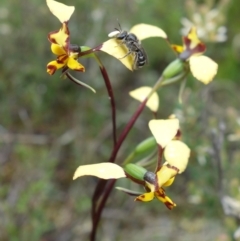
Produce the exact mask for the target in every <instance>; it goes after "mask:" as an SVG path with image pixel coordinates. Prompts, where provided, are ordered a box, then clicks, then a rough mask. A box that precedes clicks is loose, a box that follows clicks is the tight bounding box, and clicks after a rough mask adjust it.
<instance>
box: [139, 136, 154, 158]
mask: <svg viewBox="0 0 240 241" xmlns="http://www.w3.org/2000/svg"><path fill="white" fill-rule="evenodd" d="M156 144H157V142H156V140H155V138H154V136H151V137H149V138H147V139H145V140H144V141H142V142H141V143H139V144H138V145H137V147H136V149H135V154H143V153H145V152H147V151H149V150H150V149H151V148H153V147H155V146H156Z"/></svg>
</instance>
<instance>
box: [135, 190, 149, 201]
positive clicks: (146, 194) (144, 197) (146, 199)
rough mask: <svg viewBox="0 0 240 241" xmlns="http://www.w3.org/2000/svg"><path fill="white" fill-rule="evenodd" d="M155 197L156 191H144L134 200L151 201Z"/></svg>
mask: <svg viewBox="0 0 240 241" xmlns="http://www.w3.org/2000/svg"><path fill="white" fill-rule="evenodd" d="M153 198H154V193H153V192H147V193H144V194H142V195H140V196H138V197H136V198H135V200H134V201H142V202H150V201H152V200H153Z"/></svg>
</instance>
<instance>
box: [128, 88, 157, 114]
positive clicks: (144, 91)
mask: <svg viewBox="0 0 240 241" xmlns="http://www.w3.org/2000/svg"><path fill="white" fill-rule="evenodd" d="M151 91H152V88H151V87H148V86H143V87H140V88H138V89H135V90H132V91H131V92H129V95H130V96H131V97H133V98H134V99H136V100H138V101H140V102H143V101H144V100H145V99H146V97H147V96H148V94H149V93H150V92H151ZM146 106H147V107H148V108H149V109H150V110H151V111H153V112H157V110H158V106H159V97H158V94H157V93H156V92H154V93H153V94H152V95H151V97H150V98H149V99H148V101H147V103H146Z"/></svg>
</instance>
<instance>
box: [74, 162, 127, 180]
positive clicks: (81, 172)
mask: <svg viewBox="0 0 240 241" xmlns="http://www.w3.org/2000/svg"><path fill="white" fill-rule="evenodd" d="M82 176H95V177H99V178H102V179H119V178H123V177H126V175H125V172H124V170H123V169H122V168H121V167H120V166H118V165H117V164H115V163H110V162H103V163H97V164H90V165H84V166H79V167H78V168H77V170H76V171H75V173H74V176H73V180H75V179H76V178H78V177H82Z"/></svg>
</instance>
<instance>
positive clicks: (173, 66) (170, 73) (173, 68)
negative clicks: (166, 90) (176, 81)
mask: <svg viewBox="0 0 240 241" xmlns="http://www.w3.org/2000/svg"><path fill="white" fill-rule="evenodd" d="M183 67H184V63H183V61H182V60H180V59H175V60H174V61H173V62H171V63H170V64H169V65H168V66H167V67H166V68H165V70H164V71H163V74H162V75H163V77H164V78H166V79H169V78H172V77H174V76H175V75H177V74H179V73H181V72H182V70H183Z"/></svg>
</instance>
